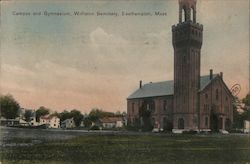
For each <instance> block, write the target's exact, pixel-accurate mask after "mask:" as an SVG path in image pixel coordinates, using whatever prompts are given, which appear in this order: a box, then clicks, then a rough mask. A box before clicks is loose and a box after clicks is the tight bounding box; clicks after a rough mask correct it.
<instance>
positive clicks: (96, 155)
mask: <svg viewBox="0 0 250 164" xmlns="http://www.w3.org/2000/svg"><path fill="white" fill-rule="evenodd" d="M17 142H19V143H20V142H21V143H22V142H29V141H28V140H25V141H20V140H17ZM1 161H2V163H136V164H137V163H197V164H200V163H244V164H246V163H250V137H249V136H233V135H225V136H224V135H208V136H201V135H89V136H81V137H78V138H74V139H70V140H64V141H48V142H46V141H44V142H43V143H37V144H35V145H33V146H15V147H5V148H3V149H2V150H1Z"/></svg>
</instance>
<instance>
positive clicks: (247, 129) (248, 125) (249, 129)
mask: <svg viewBox="0 0 250 164" xmlns="http://www.w3.org/2000/svg"><path fill="white" fill-rule="evenodd" d="M244 133H250V121H249V120H245V121H244Z"/></svg>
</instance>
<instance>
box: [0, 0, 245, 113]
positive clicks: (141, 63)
mask: <svg viewBox="0 0 250 164" xmlns="http://www.w3.org/2000/svg"><path fill="white" fill-rule="evenodd" d="M0 4H1V36H0V41H1V47H0V68H1V69H0V89H1V90H0V91H1V93H2V94H8V93H9V94H11V95H13V96H14V98H15V99H16V100H17V101H18V102H19V104H20V106H21V107H24V108H28V109H37V108H38V107H40V106H46V107H48V108H50V109H52V110H54V111H63V110H65V109H67V110H71V109H78V110H80V111H82V112H83V113H87V112H89V111H90V110H91V109H92V108H100V109H103V110H106V111H112V112H115V111H126V108H127V107H126V104H127V101H126V98H127V97H128V96H129V95H130V94H131V93H132V92H134V91H135V90H136V89H138V87H139V81H140V80H142V81H143V84H145V83H149V82H158V81H166V80H172V79H173V71H174V70H173V46H172V32H171V27H172V25H174V24H177V23H178V20H179V19H178V10H179V8H178V1H177V0H154V1H149V0H118V1H114V0H103V1H101V0H93V1H90V0H89V1H87V0H82V1H80V0H79V1H63V0H61V1H60V0H54V1H53V0H52V1H51V0H50V1H46V0H36V1H30V0H4V1H1V2H0ZM158 11H159V12H162V13H166V15H165V16H156V15H155V14H154V13H155V12H158ZM39 12H41V15H33V13H39ZM44 12H47V13H50V12H61V13H70V14H71V15H64V16H55V15H54V16H53V15H50V16H48V15H45V14H44ZM74 12H85V13H94V15H81V16H75V15H74ZM97 12H102V13H111V14H112V13H118V14H119V15H118V16H114V15H108V16H107V15H106V16H97V14H96V13H97ZM122 12H136V13H137V12H144V13H151V14H152V15H151V16H122V15H121V14H122ZM18 13H19V14H20V13H26V14H27V13H30V15H17V14H18ZM197 22H198V23H201V24H203V26H204V31H203V45H202V49H201V75H206V74H208V73H209V69H211V68H212V69H213V70H214V72H215V73H219V72H223V73H224V81H225V83H226V84H227V86H228V88H229V89H230V88H231V87H232V86H233V85H234V84H240V86H241V92H240V94H239V97H240V98H243V97H244V96H245V95H246V94H247V93H248V92H249V86H248V85H249V2H248V0H220V1H218V0H197Z"/></svg>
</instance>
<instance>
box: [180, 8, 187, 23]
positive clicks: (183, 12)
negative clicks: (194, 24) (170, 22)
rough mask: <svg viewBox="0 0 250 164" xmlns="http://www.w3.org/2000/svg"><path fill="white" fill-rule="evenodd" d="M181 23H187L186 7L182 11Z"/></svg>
mask: <svg viewBox="0 0 250 164" xmlns="http://www.w3.org/2000/svg"><path fill="white" fill-rule="evenodd" d="M181 15H182V16H181V18H182V20H181V22H185V21H186V12H185V7H184V8H183V9H182V10H181Z"/></svg>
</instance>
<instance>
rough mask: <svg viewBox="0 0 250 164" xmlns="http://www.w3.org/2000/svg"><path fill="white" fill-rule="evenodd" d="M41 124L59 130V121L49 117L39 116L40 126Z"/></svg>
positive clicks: (54, 117) (56, 118)
mask: <svg viewBox="0 0 250 164" xmlns="http://www.w3.org/2000/svg"><path fill="white" fill-rule="evenodd" d="M43 124H46V125H47V126H48V128H60V119H59V118H58V117H56V116H51V115H46V116H41V117H40V125H43Z"/></svg>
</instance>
